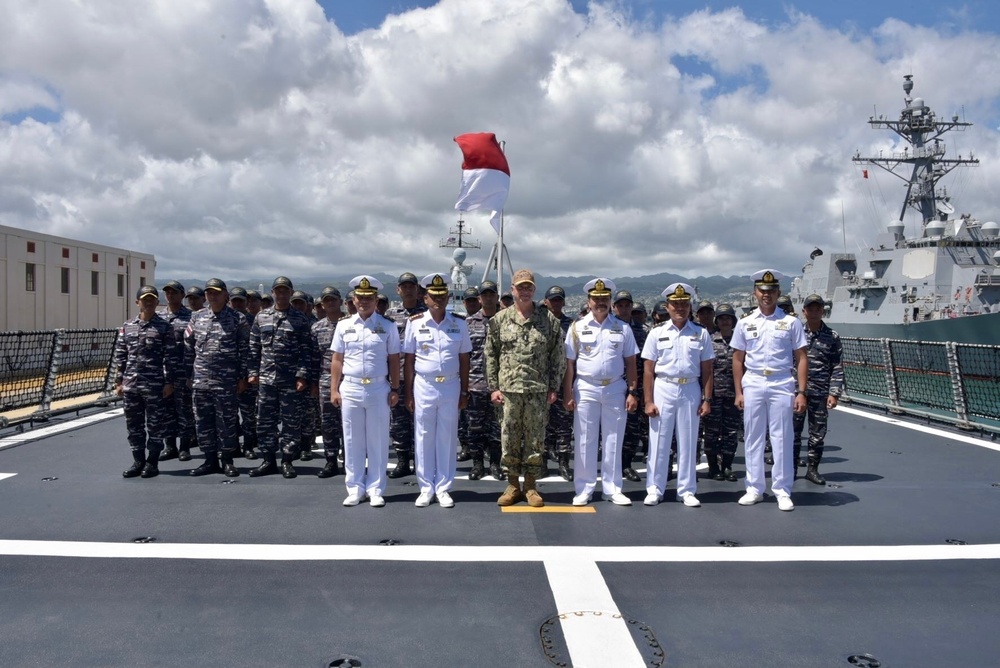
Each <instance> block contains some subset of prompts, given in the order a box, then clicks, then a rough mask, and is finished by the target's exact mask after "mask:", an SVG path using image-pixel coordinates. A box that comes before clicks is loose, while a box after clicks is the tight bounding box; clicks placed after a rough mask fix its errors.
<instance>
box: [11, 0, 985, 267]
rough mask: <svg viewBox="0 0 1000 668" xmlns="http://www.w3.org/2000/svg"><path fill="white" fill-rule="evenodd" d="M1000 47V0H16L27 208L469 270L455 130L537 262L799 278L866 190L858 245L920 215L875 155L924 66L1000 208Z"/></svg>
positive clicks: (967, 189)
mask: <svg viewBox="0 0 1000 668" xmlns="http://www.w3.org/2000/svg"><path fill="white" fill-rule="evenodd" d="M997 53H1000V12H998V11H997V10H996V9H995V3H994V1H993V0H981V1H980V0H975V1H971V2H967V3H964V4H962V3H955V4H954V5H953V6H951V7H945V6H944V4H942V3H938V2H927V1H923V0H910V1H909V2H899V1H896V0H892V1H882V2H877V3H875V2H870V0H865V1H864V2H861V1H858V0H841V1H839V2H822V3H819V2H813V1H811V0H810V1H808V2H806V1H801V0H800V1H799V2H784V3H778V2H757V1H756V0H755V1H754V2H752V3H750V2H745V3H744V6H742V7H741V6H736V5H733V4H732V3H724V2H714V1H708V2H706V1H704V0H703V1H701V2H694V1H691V2H689V1H680V0H678V1H668V0H660V1H654V0H630V1H624V2H605V1H595V2H590V3H587V2H582V1H578V0H573V1H572V2H570V1H569V0H440V1H439V2H436V3H431V2H419V3H417V2H405V1H402V0H400V1H384V2H383V1H376V0H364V1H363V2H362V1H360V0H359V1H354V0H324V1H323V2H321V3H316V2H315V1H314V0H214V1H213V2H197V3H196V2H176V0H150V1H148V2H135V3H131V2H124V3H123V2H121V1H120V0H38V1H36V2H23V1H19V0H0V170H2V171H0V174H2V176H0V224H4V225H12V226H16V227H24V228H30V229H35V230H39V231H42V232H46V233H50V234H56V235H62V236H68V237H73V238H77V239H84V240H88V241H93V242H97V243H102V244H108V245H112V246H121V247H126V248H130V249H135V250H141V251H146V252H152V253H155V254H156V256H157V260H158V267H157V275H158V277H159V278H160V279H165V278H166V277H169V276H205V275H208V274H215V275H221V276H227V277H236V278H240V277H259V276H262V275H264V276H266V275H273V274H279V273H281V274H288V275H290V276H292V277H298V278H303V279H305V278H309V279H317V280H322V278H323V277H325V276H332V275H338V276H341V275H345V274H354V273H360V272H363V271H366V272H371V271H387V272H389V273H398V272H401V271H404V270H412V271H414V272H417V273H422V272H431V271H440V270H446V269H447V267H448V265H449V261H448V260H449V254H448V253H446V252H444V251H442V250H440V249H439V248H438V242H439V241H440V240H441V238H442V237H446V236H448V230H449V228H450V227H452V226H453V225H454V221H455V220H456V218H457V214H456V212H455V211H454V209H453V207H454V203H455V199H456V196H457V194H458V188H459V185H460V179H461V153H460V151H459V150H458V147H457V145H456V144H455V143H454V142H453V141H452V138H453V137H454V136H455V135H457V134H462V133H465V132H477V131H489V132H495V133H496V134H497V136H498V137H499V138H500V139H501V140H503V141H504V142H505V143H506V152H507V156H508V160H509V162H510V166H511V192H510V197H509V200H508V202H507V207H506V218H505V220H506V228H505V229H506V232H505V235H506V241H507V245H508V248H509V252H510V255H511V257H512V258H513V261H514V264H515V265H517V266H522V265H524V266H529V267H532V268H534V269H536V270H537V271H540V272H542V273H545V274H548V275H581V274H604V275H610V276H619V277H620V276H638V275H641V274H648V273H656V272H662V271H669V272H676V273H680V274H684V275H689V276H696V275H699V274H706V275H708V274H724V275H729V274H742V273H749V272H751V271H753V270H756V269H758V268H760V267H762V266H771V267H776V268H778V269H781V270H784V271H787V272H790V273H797V272H798V271H799V269H800V267H801V265H802V263H803V260H804V259H805V257H806V256H807V254H808V253H809V251H810V250H812V248H813V247H814V246H815V245H819V246H821V247H824V248H829V249H839V248H842V247H843V231H842V211H843V221H844V225H845V226H846V233H847V239H848V246H849V247H852V248H853V247H856V246H857V245H858V244H861V243H865V242H866V241H868V242H870V241H873V240H874V237H875V234H876V233H877V231H878V228H879V227H880V226H884V225H885V224H886V223H887V222H888V221H889V220H890V219H891V218H894V217H896V216H898V213H899V208H900V203H901V197H902V192H903V191H902V187H901V185H900V182H899V181H898V180H897V179H894V178H893V177H892V176H890V175H887V174H884V173H879V172H877V171H876V170H871V171H870V174H871V176H872V178H869V179H867V180H865V179H863V178H862V175H861V167H859V166H857V165H855V164H853V163H852V162H851V157H852V156H853V155H854V153H855V152H856V151H858V150H860V151H861V152H862V153H863V154H876V153H878V151H882V150H884V151H888V150H891V149H892V147H893V145H894V144H893V142H894V137H893V135H892V134H891V133H889V132H887V131H875V130H871V129H870V128H869V127H868V125H867V120H868V118H869V116H871V115H872V114H873V113H877V114H884V115H886V116H887V117H890V118H893V119H895V118H897V117H898V114H899V110H900V109H901V108H902V105H903V92H902V87H901V84H902V80H903V75H904V74H911V73H912V74H913V75H914V81H915V87H914V95H918V96H921V97H923V98H924V99H925V100H926V101H927V103H928V104H929V105H930V106H931V107H932V108H934V109H935V110H936V111H937V112H938V114H939V116H944V117H950V116H951V115H952V114H959V115H961V116H962V117H963V118H965V119H966V120H968V121H971V122H973V123H975V127H973V128H972V129H970V130H968V131H966V132H964V133H960V134H959V133H953V134H952V135H950V136H949V138H948V152H949V156H950V157H954V156H957V155H958V154H962V155H963V156H967V155H968V153H969V151H970V150H974V151H975V153H976V156H977V157H978V158H980V159H981V161H982V163H981V165H980V166H979V167H977V168H975V169H970V170H965V171H963V172H962V173H961V174H959V173H958V172H957V171H956V172H953V174H952V175H950V176H949V177H948V178H947V179H946V181H945V182H944V184H945V185H947V186H948V187H949V191H950V192H951V194H952V195H954V197H955V200H954V203H955V204H956V209H957V210H958V212H969V213H973V214H974V215H976V216H977V217H978V218H980V219H981V220H984V221H985V220H995V219H1000V200H997V198H996V196H995V193H996V187H995V185H994V184H996V183H998V182H1000V155H998V154H1000V127H998V126H1000V68H998V67H996V54H997ZM487 218H488V213H486V214H483V213H479V212H473V213H470V214H467V216H466V220H467V222H468V223H469V224H470V225H471V226H472V228H473V230H474V233H475V234H474V236H475V237H476V238H478V239H479V240H481V242H482V243H483V247H484V248H483V250H482V251H481V252H479V253H472V254H470V258H469V259H470V260H471V261H473V262H476V263H478V264H479V267H480V271H481V267H482V264H483V262H484V261H485V259H486V254H487V253H486V251H487V249H488V248H489V246H490V245H491V244H492V243H493V242H494V240H495V235H494V234H493V232H492V230H491V228H490V227H489V224H488V222H487ZM908 221H909V226H908V230H910V231H912V230H914V229H915V227H916V223H915V220H914V219H913V218H910V217H908Z"/></svg>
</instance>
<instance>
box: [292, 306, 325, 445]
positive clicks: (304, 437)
mask: <svg viewBox="0 0 1000 668" xmlns="http://www.w3.org/2000/svg"><path fill="white" fill-rule="evenodd" d="M312 301H313V298H312V296H311V295H310V294H309V293H306V292H302V291H301V290H296V291H294V292H293V293H292V308H294V309H296V310H297V311H299V312H300V313H301V314H302V315H304V316H305V317H306V319H307V320H308V321H309V332H310V337H309V359H310V360H314V359H315V358H314V355H313V348H312V326H313V325H315V324H316V322H317V318H316V316H315V315H314V314H313V309H312ZM308 383H309V387H308V388H307V389H306V396H305V397H304V399H303V401H302V431H301V434H300V437H299V451H300V454H299V457H300V458H301V459H302V461H304V462H308V461H311V460H312V458H313V454H312V451H313V448H314V447H315V446H316V434H317V433H319V426H320V425H319V374H317V373H316V369H315V366H314V364H312V363H310V365H309V379H308Z"/></svg>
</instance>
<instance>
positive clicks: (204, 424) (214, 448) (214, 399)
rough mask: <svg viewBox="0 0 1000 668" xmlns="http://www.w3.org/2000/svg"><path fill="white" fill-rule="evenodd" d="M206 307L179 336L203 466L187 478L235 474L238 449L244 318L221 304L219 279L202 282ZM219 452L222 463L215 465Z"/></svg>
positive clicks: (243, 381) (243, 380)
mask: <svg viewBox="0 0 1000 668" xmlns="http://www.w3.org/2000/svg"><path fill="white" fill-rule="evenodd" d="M205 292H206V297H207V299H208V308H204V309H201V310H200V311H197V312H195V313H193V314H192V315H191V321H190V322H189V323H188V327H187V330H186V331H185V333H184V363H185V365H186V366H187V368H188V369H189V370H192V369H193V372H192V375H191V386H192V391H193V394H192V399H193V402H194V418H195V429H196V430H197V432H198V445H199V446H200V447H201V450H202V452H204V453H205V462H204V463H203V464H202V465H201V466H199V467H198V468H196V469H193V470H192V471H191V475H193V476H202V475H207V474H210V473H225V474H226V476H227V477H230V478H234V477H236V476H238V475H239V474H240V473H239V471H237V470H236V467H235V466H234V465H233V456H234V455H235V454H236V452H237V451H238V450H239V447H240V438H239V433H240V431H239V429H240V424H239V423H240V416H239V410H240V409H239V400H238V399H237V396H238V395H239V393H240V392H242V391H243V390H244V389H246V384H247V339H248V338H249V335H250V325H249V323H247V319H246V316H244V315H243V314H242V313H239V312H237V311H236V310H235V309H233V308H231V307H230V306H228V305H227V304H226V301H227V300H228V297H229V295H228V290H227V289H226V284H225V282H223V281H222V280H221V279H218V278H210V279H209V280H208V281H207V282H206V283H205ZM220 451H221V458H222V465H221V466H220V464H219V457H220Z"/></svg>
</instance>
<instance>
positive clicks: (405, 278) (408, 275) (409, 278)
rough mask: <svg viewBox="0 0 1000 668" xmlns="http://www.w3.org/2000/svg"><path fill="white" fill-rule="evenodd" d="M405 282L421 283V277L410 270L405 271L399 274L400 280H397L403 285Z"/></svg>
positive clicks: (397, 283) (398, 283)
mask: <svg viewBox="0 0 1000 668" xmlns="http://www.w3.org/2000/svg"><path fill="white" fill-rule="evenodd" d="M403 283H413V284H414V285H420V279H418V278H417V275H416V274H414V273H413V272H410V271H404V272H403V273H402V274H400V275H399V280H397V281H396V285H402V284H403Z"/></svg>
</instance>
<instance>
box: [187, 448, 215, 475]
mask: <svg viewBox="0 0 1000 668" xmlns="http://www.w3.org/2000/svg"><path fill="white" fill-rule="evenodd" d="M211 473H222V467H221V466H219V458H218V456H217V455H216V454H215V453H208V454H206V455H205V462H204V463H203V464H202V465H201V466H199V467H198V468H196V469H191V473H190V475H193V476H194V477H196V478H197V477H198V476H203V475H209V474H211Z"/></svg>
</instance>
